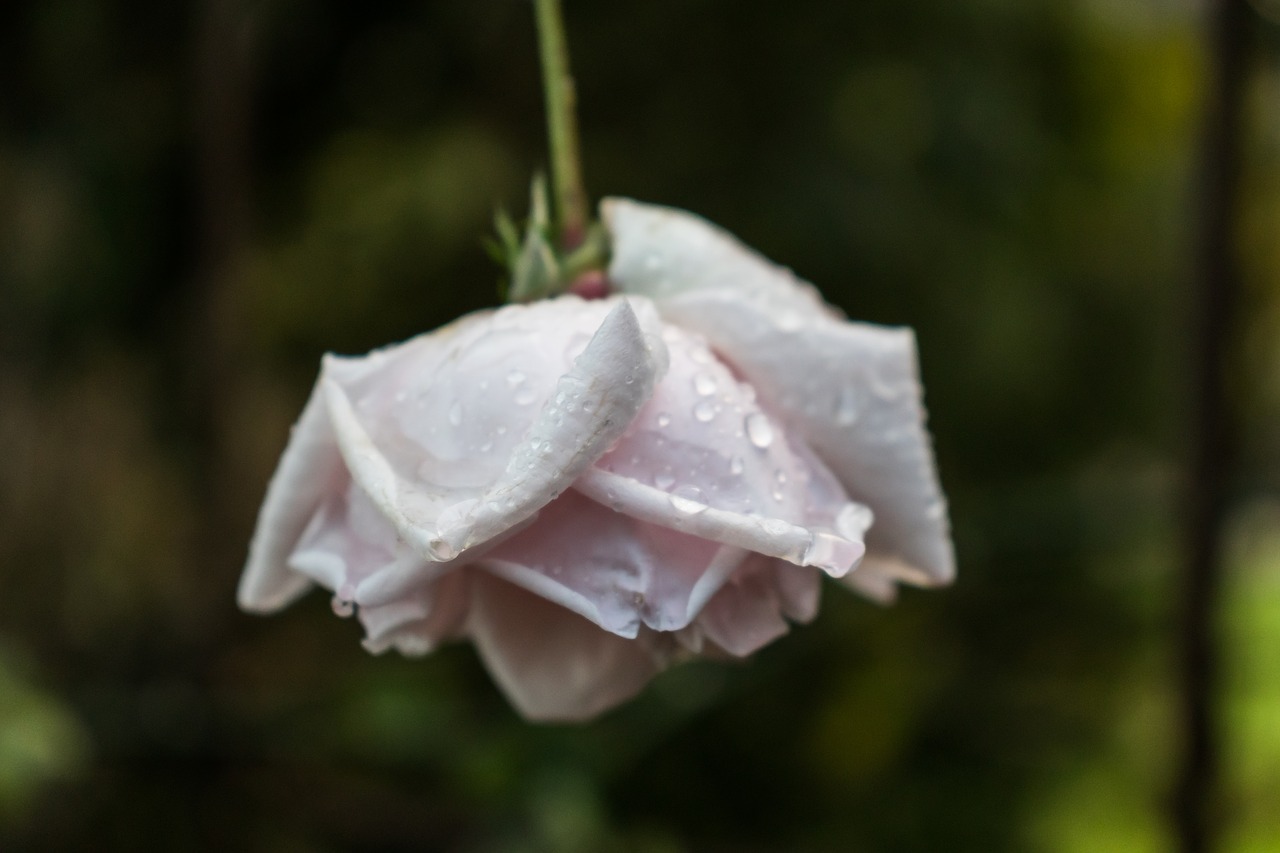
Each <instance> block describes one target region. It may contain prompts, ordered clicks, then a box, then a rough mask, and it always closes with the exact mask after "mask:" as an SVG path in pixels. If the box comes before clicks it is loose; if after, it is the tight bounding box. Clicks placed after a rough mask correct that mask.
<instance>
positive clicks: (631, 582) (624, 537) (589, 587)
mask: <svg viewBox="0 0 1280 853" xmlns="http://www.w3.org/2000/svg"><path fill="white" fill-rule="evenodd" d="M722 550H723V549H722V548H721V547H720V546H719V545H717V544H716V543H715V542H711V541H708V540H705V539H700V538H698V537H695V536H690V535H688V534H685V533H680V532H678V531H675V530H670V529H668V528H665V527H658V526H655V525H651V524H646V523H644V522H642V521H638V520H636V519H634V518H631V517H629V516H627V515H624V514H622V513H618V512H614V511H612V510H610V509H608V508H606V507H603V506H601V505H600V504H598V503H596V502H594V501H592V500H589V499H588V498H586V497H584V496H582V495H581V494H578V493H577V492H575V491H569V492H566V493H565V494H564V495H562V496H561V497H560V498H558V499H556V500H555V501H553V502H552V503H550V504H548V505H547V506H546V507H545V508H544V509H543V511H542V513H541V515H540V516H539V518H538V522H537V523H536V524H534V525H532V526H530V527H529V528H527V529H526V530H524V531H523V532H521V533H520V534H518V535H516V536H513V537H511V538H510V539H508V540H506V541H505V542H503V543H502V544H501V545H499V546H497V547H496V548H494V549H492V550H491V551H489V552H488V553H487V554H486V555H485V559H484V565H485V567H486V568H487V569H488V570H489V571H490V572H491V573H492V574H495V575H497V576H499V577H502V578H503V579H505V580H507V581H510V582H511V583H513V584H516V585H517V586H520V587H523V588H524V589H526V590H528V591H529V592H533V593H535V594H537V595H540V596H542V597H543V598H545V599H547V600H548V601H552V602H555V603H556V604H559V605H560V606H562V607H564V608H566V609H568V610H572V611H573V612H574V613H577V614H579V615H581V616H583V617H585V618H587V619H589V620H591V621H592V622H594V623H596V624H597V625H599V626H600V627H601V628H604V629H605V630H606V631H610V632H612V633H615V634H618V635H619V636H622V637H628V638H634V637H635V636H637V634H638V633H639V631H640V628H641V626H642V625H643V626H646V627H648V628H652V629H654V630H657V631H675V630H679V629H681V628H683V627H685V626H686V625H688V624H689V622H690V620H692V619H693V617H694V616H696V615H697V612H698V610H700V609H701V607H702V605H703V604H704V603H705V602H706V600H707V598H709V597H710V596H711V595H712V594H713V593H714V592H715V590H716V589H718V588H719V586H720V585H721V584H722V583H724V581H725V579H726V578H727V577H728V576H729V574H730V573H731V572H732V571H733V570H734V569H735V568H736V567H737V564H738V563H739V562H741V560H742V557H744V556H745V554H743V553H741V552H736V553H735V554H721V551H722Z"/></svg>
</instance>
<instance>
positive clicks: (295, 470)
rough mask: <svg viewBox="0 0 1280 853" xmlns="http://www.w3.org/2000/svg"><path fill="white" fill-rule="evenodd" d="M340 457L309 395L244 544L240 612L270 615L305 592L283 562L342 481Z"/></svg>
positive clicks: (302, 580) (302, 581) (306, 584)
mask: <svg viewBox="0 0 1280 853" xmlns="http://www.w3.org/2000/svg"><path fill="white" fill-rule="evenodd" d="M345 476H346V475H345V472H344V470H343V466H342V457H341V456H339V454H338V447H337V444H335V442H334V438H333V431H332V430H331V429H330V428H329V422H328V418H327V417H326V416H325V412H324V408H323V405H322V403H321V401H320V399H319V395H318V394H316V393H315V392H312V395H311V399H310V400H308V401H307V405H306V408H304V409H303V410H302V416H301V417H300V418H299V419H298V423H297V425H296V426H294V428H293V434H292V435H291V436H290V438H289V445H288V447H286V448H285V452H284V455H283V456H282V457H281V459H280V465H279V466H278V467H277V468H276V472H275V475H274V476H273V477H272V478H271V484H270V485H269V486H267V497H266V500H264V501H263V502H262V509H260V510H259V511H258V525H257V528H256V529H255V530H254V534H253V539H252V540H251V541H250V543H249V560H248V562H247V564H246V565H245V567H244V573H243V574H242V575H241V576H240V587H239V590H238V592H237V598H238V600H239V604H240V607H241V608H242V609H244V610H248V611H251V612H254V613H270V612H272V611H274V610H279V609H280V608H282V607H285V606H286V605H288V604H290V603H291V602H293V601H294V600H295V599H296V598H298V596H300V595H302V594H303V593H304V592H306V591H307V589H308V588H310V586H311V581H310V580H308V579H307V577H306V576H305V575H301V574H298V573H297V572H294V571H291V570H290V569H289V568H288V567H287V565H286V561H287V559H288V557H289V552H290V551H292V550H293V547H294V545H295V544H296V543H297V541H298V538H299V537H300V536H301V535H302V532H303V530H304V529H305V528H306V527H307V524H308V522H309V521H310V520H311V517H312V515H313V514H315V512H316V511H317V510H318V509H319V507H320V504H321V503H322V501H323V500H324V496H325V494H326V493H327V492H329V491H331V490H332V489H333V488H334V486H335V484H339V487H340V484H341V483H342V482H343V481H344V479H345Z"/></svg>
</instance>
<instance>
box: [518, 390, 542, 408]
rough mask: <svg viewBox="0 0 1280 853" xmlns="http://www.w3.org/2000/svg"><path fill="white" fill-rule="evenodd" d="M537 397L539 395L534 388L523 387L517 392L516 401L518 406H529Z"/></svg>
mask: <svg viewBox="0 0 1280 853" xmlns="http://www.w3.org/2000/svg"><path fill="white" fill-rule="evenodd" d="M536 399H538V395H537V393H536V392H535V391H534V390H533V389H532V388H521V389H520V390H519V391H517V392H516V396H515V403H516V405H517V406H527V405H529V404H530V403H532V402H533V401H534V400H536Z"/></svg>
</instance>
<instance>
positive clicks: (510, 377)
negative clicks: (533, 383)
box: [507, 369, 528, 388]
mask: <svg viewBox="0 0 1280 853" xmlns="http://www.w3.org/2000/svg"><path fill="white" fill-rule="evenodd" d="M527 378H528V377H526V376H525V375H524V373H523V372H522V371H520V370H514V369H513V370H512V371H511V372H510V373H508V374H507V384H508V385H510V386H511V387H512V388H514V387H516V386H517V385H519V384H520V383H521V382H524V380H525V379H527Z"/></svg>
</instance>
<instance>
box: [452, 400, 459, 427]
mask: <svg viewBox="0 0 1280 853" xmlns="http://www.w3.org/2000/svg"><path fill="white" fill-rule="evenodd" d="M449 423H451V424H453V425H454V426H461V425H462V403H461V402H459V401H457V400H454V401H453V405H452V406H450V407H449Z"/></svg>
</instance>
